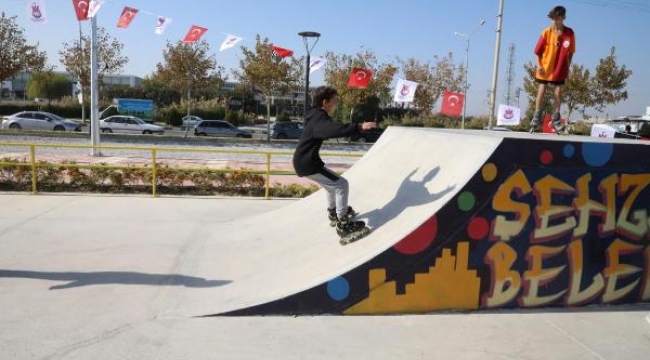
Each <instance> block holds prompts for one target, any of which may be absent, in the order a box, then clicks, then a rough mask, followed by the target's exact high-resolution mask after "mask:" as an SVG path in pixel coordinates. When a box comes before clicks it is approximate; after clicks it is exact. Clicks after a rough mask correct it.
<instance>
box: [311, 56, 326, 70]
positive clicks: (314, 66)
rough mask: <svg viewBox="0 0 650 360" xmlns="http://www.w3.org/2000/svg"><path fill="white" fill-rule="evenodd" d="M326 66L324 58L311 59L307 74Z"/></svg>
mask: <svg viewBox="0 0 650 360" xmlns="http://www.w3.org/2000/svg"><path fill="white" fill-rule="evenodd" d="M325 64H327V60H326V59H325V58H324V57H315V58H313V59H311V61H310V62H309V73H310V74H311V73H313V72H314V71H316V70H318V69H320V68H322V67H323V66H325Z"/></svg>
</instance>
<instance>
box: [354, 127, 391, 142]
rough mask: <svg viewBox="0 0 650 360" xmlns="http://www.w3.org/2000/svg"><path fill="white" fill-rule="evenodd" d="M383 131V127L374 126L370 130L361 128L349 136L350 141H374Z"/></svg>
mask: <svg viewBox="0 0 650 360" xmlns="http://www.w3.org/2000/svg"><path fill="white" fill-rule="evenodd" d="M383 133H384V130H383V129H380V128H374V129H372V130H361V131H359V132H357V133H356V134H354V135H352V136H350V141H355V142H360V143H374V142H377V140H379V137H380V136H381V134H383Z"/></svg>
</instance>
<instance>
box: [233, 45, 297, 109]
mask: <svg viewBox="0 0 650 360" xmlns="http://www.w3.org/2000/svg"><path fill="white" fill-rule="evenodd" d="M242 54H243V55H244V57H243V59H241V60H240V61H239V69H235V70H233V75H234V76H235V78H237V79H238V80H239V81H241V82H242V83H246V84H250V85H251V86H252V87H253V88H254V89H256V91H258V92H259V93H261V94H262V95H263V96H264V99H265V102H266V109H267V116H268V117H269V118H270V114H271V97H272V96H273V95H275V94H287V93H288V92H289V91H290V90H297V89H299V88H300V79H301V78H302V72H303V64H302V60H301V59H299V58H298V59H296V58H295V57H293V56H291V57H290V58H289V59H288V60H285V59H283V58H281V57H280V56H279V55H277V54H276V53H275V52H274V51H273V49H271V43H270V42H269V39H268V38H264V39H262V38H261V37H260V35H257V36H256V37H255V48H254V49H249V48H247V47H245V46H243V47H242Z"/></svg>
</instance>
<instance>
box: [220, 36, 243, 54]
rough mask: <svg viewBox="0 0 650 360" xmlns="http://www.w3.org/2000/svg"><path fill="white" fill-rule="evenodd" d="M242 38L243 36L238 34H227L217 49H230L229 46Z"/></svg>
mask: <svg viewBox="0 0 650 360" xmlns="http://www.w3.org/2000/svg"><path fill="white" fill-rule="evenodd" d="M242 40H243V38H241V37H239V36H236V35H230V34H229V35H228V36H226V39H225V40H224V41H223V42H222V43H221V47H220V48H219V51H224V50H226V49H230V48H231V47H233V46H235V45H236V44H237V43H238V42H240V41H242Z"/></svg>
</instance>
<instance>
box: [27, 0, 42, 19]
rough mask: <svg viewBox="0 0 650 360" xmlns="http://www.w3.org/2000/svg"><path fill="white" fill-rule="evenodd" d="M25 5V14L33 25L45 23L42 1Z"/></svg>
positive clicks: (38, 0) (37, 0) (36, 0)
mask: <svg viewBox="0 0 650 360" xmlns="http://www.w3.org/2000/svg"><path fill="white" fill-rule="evenodd" d="M25 4H26V5H27V13H28V14H29V19H30V20H32V21H33V22H35V23H41V24H45V23H47V14H46V13H45V2H44V1H43V0H35V1H28V2H26V3H25Z"/></svg>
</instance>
